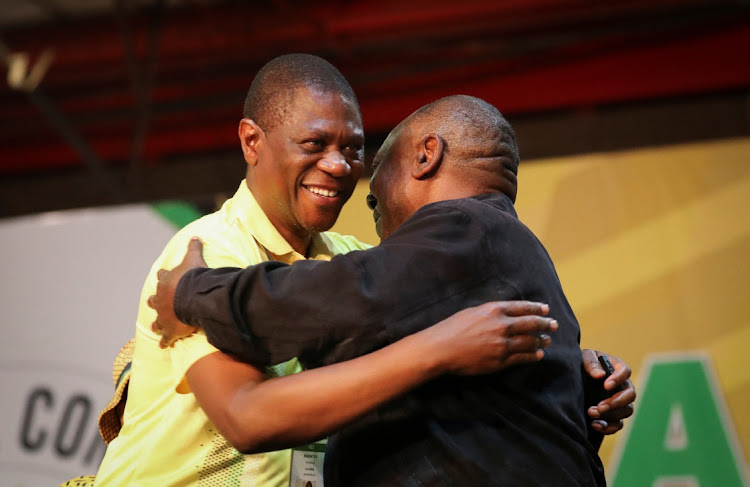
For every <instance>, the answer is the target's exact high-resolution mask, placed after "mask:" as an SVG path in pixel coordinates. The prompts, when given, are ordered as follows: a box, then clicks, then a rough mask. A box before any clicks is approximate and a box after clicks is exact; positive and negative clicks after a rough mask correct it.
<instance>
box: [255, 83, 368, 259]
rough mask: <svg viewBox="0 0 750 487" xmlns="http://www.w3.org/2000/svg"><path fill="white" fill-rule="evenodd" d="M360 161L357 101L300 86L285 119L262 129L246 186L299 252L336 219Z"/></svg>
mask: <svg viewBox="0 0 750 487" xmlns="http://www.w3.org/2000/svg"><path fill="white" fill-rule="evenodd" d="M363 160H364V131H363V129H362V117H361V115H360V113H359V109H358V108H357V106H356V105H355V103H353V102H352V101H351V100H349V99H348V98H347V97H346V96H344V95H341V94H340V93H329V92H319V91H311V90H309V89H307V88H305V87H298V88H297V89H296V92H295V97H294V101H293V103H292V105H291V106H290V107H289V109H288V111H287V113H286V115H285V117H284V122H283V123H281V124H280V125H279V126H277V127H275V128H273V129H272V130H271V131H269V132H267V133H265V140H264V143H262V144H260V145H259V148H258V161H257V164H255V165H254V166H253V167H252V168H251V170H250V171H248V184H249V185H250V189H251V190H252V191H253V194H254V196H255V198H256V199H257V200H258V203H259V204H260V206H261V208H263V211H264V212H265V213H266V215H267V216H268V218H269V219H270V220H271V223H273V225H274V226H275V227H276V229H277V230H279V233H281V235H282V236H283V237H284V238H285V239H286V240H287V241H288V242H289V243H290V244H292V246H293V247H295V250H297V251H298V252H299V251H300V249H299V248H298V247H300V246H301V245H304V246H305V247H306V245H307V242H309V238H310V236H311V235H312V233H313V232H321V231H325V230H328V229H329V228H331V227H332V226H333V224H334V223H335V222H336V219H337V218H338V216H339V212H340V211H341V208H342V207H343V206H344V203H346V201H347V200H348V199H349V197H350V196H351V195H352V192H353V191H354V188H355V186H356V184H357V180H358V179H359V177H360V175H361V174H362V169H363ZM302 253H304V250H303V252H302Z"/></svg>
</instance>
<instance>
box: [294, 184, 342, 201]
mask: <svg viewBox="0 0 750 487" xmlns="http://www.w3.org/2000/svg"><path fill="white" fill-rule="evenodd" d="M302 187H303V188H305V189H306V190H308V191H309V192H311V193H313V194H316V195H318V196H323V197H324V198H335V197H336V196H338V195H339V194H340V193H341V192H340V191H337V190H335V189H325V188H319V187H317V186H304V185H303V186H302Z"/></svg>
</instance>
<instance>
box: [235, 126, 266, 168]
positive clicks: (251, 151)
mask: <svg viewBox="0 0 750 487" xmlns="http://www.w3.org/2000/svg"><path fill="white" fill-rule="evenodd" d="M237 132H238V134H239V136H240V146H241V147H242V154H243V155H244V156H245V162H247V163H248V165H250V166H255V165H256V164H258V150H259V149H260V147H261V146H262V145H263V144H264V143H265V141H266V134H265V132H263V129H262V128H260V127H259V126H258V124H257V123H255V122H254V121H252V120H251V119H249V118H243V119H242V120H240V126H239V129H238V130H237Z"/></svg>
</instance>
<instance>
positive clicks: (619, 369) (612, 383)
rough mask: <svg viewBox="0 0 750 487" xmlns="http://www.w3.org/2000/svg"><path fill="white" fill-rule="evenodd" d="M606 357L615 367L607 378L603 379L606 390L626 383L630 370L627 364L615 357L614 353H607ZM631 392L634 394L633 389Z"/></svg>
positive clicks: (611, 389)
mask: <svg viewBox="0 0 750 487" xmlns="http://www.w3.org/2000/svg"><path fill="white" fill-rule="evenodd" d="M607 357H608V358H609V361H610V362H612V366H613V367H614V368H615V371H614V372H613V373H612V375H610V376H609V377H608V378H607V380H606V381H604V388H605V389H606V390H608V391H613V390H616V389H617V388H618V387H620V386H624V385H626V384H627V383H628V379H630V375H631V373H632V371H631V370H630V367H629V366H628V364H626V363H625V362H623V361H622V360H620V359H619V358H617V357H615V356H614V355H607ZM630 386H631V387H632V384H630ZM633 394H635V389H634V390H633Z"/></svg>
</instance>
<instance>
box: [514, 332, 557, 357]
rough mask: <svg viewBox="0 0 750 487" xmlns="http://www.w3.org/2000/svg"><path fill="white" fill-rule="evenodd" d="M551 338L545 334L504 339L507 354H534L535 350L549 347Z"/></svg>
mask: <svg viewBox="0 0 750 487" xmlns="http://www.w3.org/2000/svg"><path fill="white" fill-rule="evenodd" d="M550 343H552V338H551V337H550V336H549V335H547V334H540V335H516V336H513V337H510V338H507V339H506V347H507V350H508V352H509V353H513V354H515V353H535V352H536V351H537V350H538V351H542V350H541V349H543V348H547V347H549V345H550Z"/></svg>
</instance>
